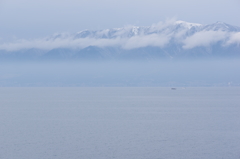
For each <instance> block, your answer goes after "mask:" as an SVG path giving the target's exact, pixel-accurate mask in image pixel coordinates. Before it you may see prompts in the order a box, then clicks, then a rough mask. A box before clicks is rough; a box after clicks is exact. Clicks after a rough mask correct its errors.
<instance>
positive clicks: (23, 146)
mask: <svg viewBox="0 0 240 159" xmlns="http://www.w3.org/2000/svg"><path fill="white" fill-rule="evenodd" d="M0 143H1V144H0V158H2V159H112V158H115V159H161V158H162V159H202V158H211V159H219V158H223V159H230V158H231V159H239V158H240V151H239V150H240V88H239V87H236V88H231V87H229V88H227V87H225V88H215V87H211V88H177V89H176V90H171V88H100V87H99V88H21V87H20V88H4V87H3V88H0Z"/></svg>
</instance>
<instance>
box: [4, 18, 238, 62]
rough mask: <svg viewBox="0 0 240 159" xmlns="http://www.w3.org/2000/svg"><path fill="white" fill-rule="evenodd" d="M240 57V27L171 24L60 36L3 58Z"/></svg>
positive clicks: (19, 45)
mask: <svg viewBox="0 0 240 159" xmlns="http://www.w3.org/2000/svg"><path fill="white" fill-rule="evenodd" d="M216 56H217V57H239V56H240V27H237V26H232V25H230V24H226V23H224V22H216V23H213V24H208V25H203V24H198V23H189V22H185V21H169V22H168V21H166V22H159V23H157V24H153V25H151V26H126V27H122V28H112V29H103V30H83V31H80V32H77V33H75V34H69V33H60V34H55V35H53V36H49V37H46V38H43V39H33V40H26V39H23V40H18V41H15V42H12V43H2V44H0V58H1V59H45V60H46V59H62V60H64V59H83V60H86V59H162V58H168V59H171V58H186V57H194V58H199V57H216Z"/></svg>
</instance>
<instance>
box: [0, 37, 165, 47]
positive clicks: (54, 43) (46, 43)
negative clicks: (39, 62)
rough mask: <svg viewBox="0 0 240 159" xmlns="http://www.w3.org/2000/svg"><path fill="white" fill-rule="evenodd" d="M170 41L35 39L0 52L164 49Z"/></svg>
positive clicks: (19, 41) (139, 39) (155, 39)
mask: <svg viewBox="0 0 240 159" xmlns="http://www.w3.org/2000/svg"><path fill="white" fill-rule="evenodd" d="M169 40H170V36H168V35H158V34H151V35H142V36H133V37H130V38H126V37H124V38H120V37H119V38H114V39H106V38H78V39H74V38H73V37H66V38H62V37H60V38H54V39H47V38H45V39H36V40H18V41H16V42H14V43H4V44H1V45H0V50H7V51H16V50H21V49H31V48H36V49H44V50H51V49H55V48H85V47H88V46H97V47H116V46H117V47H122V48H124V49H134V48H139V47H146V46H157V47H164V46H165V45H166V44H167V43H168V42H169Z"/></svg>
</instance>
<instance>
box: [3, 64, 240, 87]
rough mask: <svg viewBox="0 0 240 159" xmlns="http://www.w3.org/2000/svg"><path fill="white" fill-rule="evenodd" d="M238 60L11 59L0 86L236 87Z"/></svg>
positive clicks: (239, 66)
mask: <svg viewBox="0 0 240 159" xmlns="http://www.w3.org/2000/svg"><path fill="white" fill-rule="evenodd" d="M239 68H240V60H239V59H199V60H196V59H184V60H183V59H182V60H149V61H147V60H142V61H140V60H125V61H123V60H122V61H120V60H118V61H113V60H112V61H110V60H108V61H11V62H1V64H0V71H1V75H0V86H91V87H95V86H107V87H108V86H171V87H174V86H181V87H187V86H240V82H239V81H240V74H239Z"/></svg>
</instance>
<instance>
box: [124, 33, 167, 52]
mask: <svg viewBox="0 0 240 159" xmlns="http://www.w3.org/2000/svg"><path fill="white" fill-rule="evenodd" d="M169 40H170V35H158V34H151V35H145V36H134V37H131V38H130V39H128V40H127V41H126V43H125V44H124V45H123V46H122V47H123V48H124V49H135V48H140V47H146V46H156V47H164V46H165V45H166V44H168V42H169Z"/></svg>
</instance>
